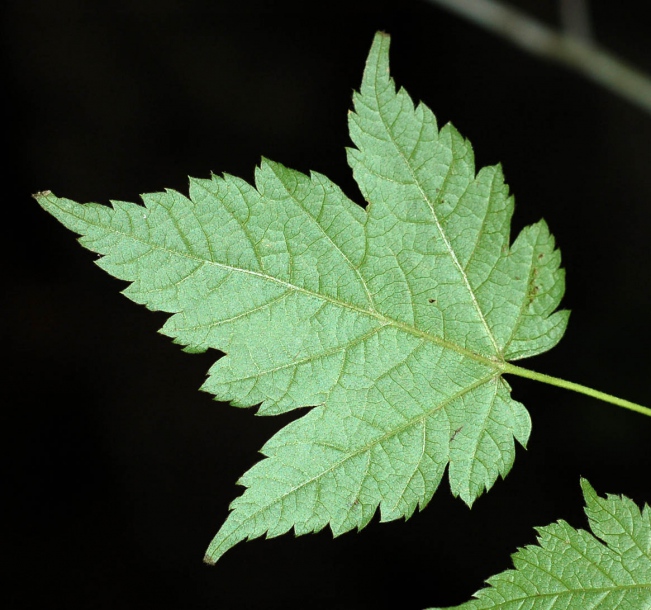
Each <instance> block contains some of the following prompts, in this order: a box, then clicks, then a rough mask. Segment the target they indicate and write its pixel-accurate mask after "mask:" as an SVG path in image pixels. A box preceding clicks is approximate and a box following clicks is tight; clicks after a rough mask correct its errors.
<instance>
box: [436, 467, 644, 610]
mask: <svg viewBox="0 0 651 610" xmlns="http://www.w3.org/2000/svg"><path fill="white" fill-rule="evenodd" d="M581 487H582V489H583V495H584V499H585V502H586V508H585V512H586V515H587V516H588V520H589V522H590V527H591V529H592V534H591V533H589V532H587V531H584V530H576V529H574V528H573V527H571V526H570V525H569V524H568V523H566V522H565V521H558V522H557V523H553V524H551V525H548V526H545V527H541V528H536V529H537V531H538V534H539V536H538V545H535V546H534V545H530V546H527V547H524V548H522V549H519V550H518V551H517V552H516V553H515V554H514V555H513V563H514V566H515V569H511V570H507V571H505V572H502V573H501V574H498V575H496V576H493V577H491V578H489V579H488V580H487V581H486V582H487V584H488V585H489V587H487V588H484V589H481V590H480V591H478V592H477V593H475V595H474V597H475V599H472V600H470V601H468V602H466V603H465V604H461V605H460V606H455V608H457V609H458V610H492V609H496V610H497V609H500V608H501V609H507V608H528V609H530V610H543V609H545V610H546V609H547V608H551V607H562V608H567V610H585V609H593V608H594V609H597V608H598V609H599V610H641V609H642V608H649V607H651V510H649V506H648V505H645V506H644V509H643V510H640V509H639V508H638V507H637V506H636V505H635V504H634V503H633V502H632V501H631V500H630V499H628V498H626V497H624V496H611V495H608V496H607V497H606V498H601V497H599V496H598V495H597V493H596V492H595V490H594V489H593V488H592V486H591V485H590V483H588V481H586V480H585V479H581ZM599 539H601V540H599ZM631 551H633V552H631ZM431 610H436V609H434V608H432V609H431ZM449 610H452V609H449Z"/></svg>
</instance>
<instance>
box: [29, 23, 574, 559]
mask: <svg viewBox="0 0 651 610" xmlns="http://www.w3.org/2000/svg"><path fill="white" fill-rule="evenodd" d="M388 49H389V37H388V36H386V35H384V34H378V35H376V37H375V40H374V42H373V46H372V48H371V51H370V55H369V58H368V61H367V65H366V70H365V73H364V79H363V83H362V87H361V91H360V93H358V94H355V97H354V103H355V112H353V113H351V114H350V116H349V123H350V133H351V138H352V140H353V142H354V144H355V148H352V149H350V150H349V151H348V161H349V164H350V166H351V167H352V169H353V172H354V176H355V179H356V180H357V183H358V184H359V187H360V189H361V192H362V194H363V196H364V198H365V200H366V201H367V202H368V205H367V207H366V209H363V208H362V207H360V206H359V205H357V204H355V203H353V202H352V201H351V200H349V199H348V198H347V197H346V196H345V195H344V194H343V193H342V191H341V190H340V189H339V188H338V187H337V186H336V185H334V184H333V183H332V182H330V181H329V180H328V179H327V178H326V177H325V176H323V175H321V174H317V173H312V174H311V175H310V176H306V175H304V174H301V173H299V172H296V171H292V170H290V169H287V168H285V167H283V166H282V165H279V164H277V163H272V162H270V161H267V160H263V162H262V164H261V166H260V167H259V168H258V169H257V171H256V176H255V187H253V186H251V185H249V184H248V183H246V182H244V181H243V180H240V179H238V178H235V177H233V176H229V175H225V176H224V177H218V176H213V177H212V178H211V179H207V180H198V179H191V181H190V197H189V198H187V197H185V196H184V195H181V194H180V193H178V192H174V191H167V192H164V193H156V194H150V195H144V196H143V201H144V207H143V206H140V205H136V204H133V203H125V202H112V208H109V207H107V206H102V205H98V204H85V205H80V204H77V203H74V202H72V201H70V200H68V199H61V198H57V197H55V196H54V195H52V194H51V193H40V194H39V195H37V199H38V201H39V203H40V204H41V205H42V206H43V207H44V208H45V209H46V210H47V211H49V212H50V213H51V214H53V215H54V216H56V217H57V218H58V219H59V220H60V221H61V222H62V223H63V224H65V225H66V226H67V227H69V228H70V229H72V230H73V231H75V232H77V233H79V234H81V235H82V237H81V238H80V241H81V243H82V244H83V245H84V246H85V247H86V248H88V249H90V250H92V251H94V252H97V253H99V254H101V255H103V258H101V259H99V260H98V261H97V264H98V265H99V266H100V267H102V268H103V269H104V270H106V271H107V272H108V273H110V274H111V275H114V276H116V277H118V278H120V279H123V280H127V281H129V282H131V284H130V286H129V287H128V288H127V289H126V290H125V291H124V292H125V294H126V295H127V296H128V297H129V298H130V299H132V300H134V301H136V302H137V303H142V304H144V305H146V306H147V307H149V308H150V309H154V310H162V311H166V312H169V313H171V314H173V315H172V316H171V317H170V318H169V319H168V321H167V322H166V324H165V325H164V326H163V328H162V331H161V332H163V333H164V334H166V335H168V336H170V337H173V338H174V340H175V342H177V343H179V344H181V345H183V346H185V349H186V350H187V351H191V352H198V351H204V350H206V349H208V348H214V349H219V350H221V351H223V352H225V353H226V356H225V357H223V358H221V359H220V360H219V361H218V362H217V363H216V364H215V365H214V366H213V367H212V368H211V369H210V373H209V377H208V379H207V381H206V383H205V384H204V386H203V389H204V390H207V391H208V392H211V393H212V394H214V395H215V397H216V398H217V399H219V400H223V401H229V402H231V404H233V405H235V406H239V407H248V406H252V405H256V404H260V410H259V412H260V413H261V414H277V413H282V412H286V411H289V410H291V409H295V408H298V407H307V406H310V407H312V408H311V409H310V411H309V412H308V413H307V414H305V415H304V416H303V417H301V418H300V419H298V420H296V421H294V422H293V423H291V424H289V425H288V426H286V427H285V428H283V429H282V430H281V431H280V432H279V433H277V434H276V435H275V436H274V437H272V438H271V439H270V440H269V442H267V443H266V444H265V446H264V447H263V448H262V453H263V454H264V455H265V456H266V457H265V459H263V460H262V461H260V462H259V463H258V464H256V465H255V466H254V467H253V468H252V469H251V470H249V471H248V472H247V473H246V474H244V476H243V477H242V478H241V479H240V481H239V483H240V484H241V485H244V486H245V487H246V488H247V489H246V491H245V492H244V494H243V495H241V496H240V497H238V498H237V499H236V500H235V501H234V502H233V503H232V505H231V509H232V512H231V513H230V515H229V517H228V519H227V520H226V522H225V523H224V525H223V527H222V528H221V530H220V531H219V533H218V534H217V536H216V538H215V539H214V540H213V542H212V543H211V545H210V548H209V549H208V553H207V556H206V560H207V561H208V562H210V563H213V562H215V561H216V560H217V559H218V558H219V557H220V556H221V555H222V554H223V553H224V552H225V551H226V550H227V549H229V548H230V547H232V546H233V545H234V544H236V543H237V542H239V541H241V540H243V539H246V538H254V537H257V536H261V535H263V534H265V533H266V534H267V536H277V535H279V534H283V533H285V532H287V531H288V530H290V529H291V528H292V527H293V528H294V530H295V532H296V533H297V534H304V533H307V532H313V531H318V530H320V529H322V528H324V527H325V526H326V525H329V526H330V528H331V529H332V532H333V533H334V534H335V535H338V534H341V533H343V532H346V531H348V530H351V529H353V528H362V527H363V526H365V525H366V524H367V523H368V522H369V521H370V519H371V518H372V517H373V515H374V513H375V512H376V510H377V508H378V507H379V508H380V512H381V516H382V520H383V521H388V520H391V519H396V518H399V517H409V516H410V515H411V514H412V513H413V512H414V511H415V509H416V507H417V506H418V507H420V508H421V509H422V508H423V507H424V506H425V505H426V504H427V503H428V502H429V500H430V499H431V497H432V495H433V494H434V492H435V490H436V488H437V487H438V485H439V483H440V481H441V479H442V477H443V475H444V472H445V469H446V467H448V478H449V481H450V487H451V489H452V493H453V494H454V495H455V496H460V497H461V498H462V499H463V500H464V501H465V502H466V503H468V504H472V502H473V501H474V500H475V499H476V498H477V497H478V496H479V495H480V494H481V493H482V492H483V491H484V490H486V489H489V488H490V487H491V486H492V485H493V483H494V482H495V480H496V479H497V477H498V475H502V476H505V475H506V474H507V472H508V471H509V470H510V468H511V466H512V464H513V460H514V455H515V442H514V439H517V440H518V441H519V442H520V443H521V444H522V445H525V444H526V442H527V439H528V438H529V434H530V429H531V423H530V418H529V415H528V413H527V411H526V410H525V408H524V407H523V406H522V405H521V404H520V403H518V402H516V401H515V400H513V399H512V398H511V396H510V388H509V385H508V384H507V382H506V381H505V380H504V379H503V377H502V374H503V373H504V372H505V371H506V370H507V369H508V367H511V372H513V371H515V369H516V368H517V367H513V365H509V364H508V361H509V360H516V359H520V358H525V357H528V356H533V355H535V354H539V353H541V352H544V351H545V350H548V349H550V348H551V347H553V346H554V345H555V344H556V343H557V342H558V341H559V340H560V338H561V336H562V335H563V332H564V330H565V327H566V324H567V319H568V313H567V312H566V311H559V312H556V313H554V310H555V308H556V307H557V306H558V304H559V301H560V300H561V297H562V295H563V291H564V275H563V271H562V270H561V269H559V264H560V254H559V252H558V251H557V250H555V249H554V240H553V238H552V236H551V235H550V233H549V231H548V229H547V226H546V224H545V223H544V222H542V221H541V222H539V223H537V224H535V225H532V226H530V227H527V228H526V229H524V230H523V231H522V232H521V233H520V235H519V236H518V238H517V239H516V240H515V241H514V242H513V243H512V244H510V238H509V225H510V219H511V215H512V212H513V199H512V197H510V196H509V194H508V189H507V186H506V185H505V184H504V181H503V176H502V171H501V169H500V167H487V168H484V169H482V170H481V171H480V172H479V173H478V174H477V175H475V167H474V161H473V152H472V148H471V146H470V144H469V143H468V142H467V141H466V140H464V139H463V138H462V137H461V136H460V135H459V133H458V132H457V131H456V130H455V129H454V127H452V126H451V125H446V126H445V127H443V128H442V129H441V130H438V128H437V125H436V119H435V117H434V115H433V114H432V112H431V111H430V110H429V109H428V108H427V107H426V106H425V105H423V104H419V105H418V106H414V104H413V102H412V100H411V99H410V98H409V96H408V94H407V93H406V92H405V91H404V90H402V89H401V90H399V91H397V92H396V90H395V87H394V84H393V80H392V79H391V78H390V76H389V62H388Z"/></svg>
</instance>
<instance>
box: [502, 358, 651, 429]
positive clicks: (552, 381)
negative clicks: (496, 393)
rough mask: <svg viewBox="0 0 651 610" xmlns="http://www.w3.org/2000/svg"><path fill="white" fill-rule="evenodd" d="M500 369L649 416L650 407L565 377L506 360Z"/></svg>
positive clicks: (650, 414) (650, 415) (650, 412)
mask: <svg viewBox="0 0 651 610" xmlns="http://www.w3.org/2000/svg"><path fill="white" fill-rule="evenodd" d="M502 370H503V371H504V372H505V373H510V374H512V375H518V376H520V377H526V378H527V379H534V380H535V381H541V382H542V383H548V384H549V385H555V386H558V387H559V388H565V389H566V390H572V391H574V392H580V393H581V394H586V395H587V396H591V397H592V398H597V399H598V400H603V401H604V402H609V403H612V404H614V405H617V406H618V407H624V409H630V410H631V411H636V412H638V413H642V414H643V415H648V416H649V417H651V409H649V408H648V407H643V406H642V405H638V404H637V403H635V402H631V401H630V400H624V399H623V398H618V397H617V396H613V395H612V394H606V393H605V392H600V391H599V390H593V389H592V388H589V387H587V386H584V385H581V384H580V383H574V382H573V381H566V380H565V379H559V378H558V377H552V376H551V375H545V374H544V373H537V372H536V371H531V370H529V369H525V368H522V367H520V366H516V365H514V364H510V363H508V362H505V363H504V364H503V365H502Z"/></svg>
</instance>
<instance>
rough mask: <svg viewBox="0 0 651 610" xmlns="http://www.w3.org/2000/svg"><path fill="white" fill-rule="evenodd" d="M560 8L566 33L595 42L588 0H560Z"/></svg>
mask: <svg viewBox="0 0 651 610" xmlns="http://www.w3.org/2000/svg"><path fill="white" fill-rule="evenodd" d="M559 9H560V17H561V27H562V28H563V31H564V32H565V34H567V35H569V36H572V37H574V38H576V39H577V40H582V41H583V42H593V38H592V25H591V23H590V10H589V9H588V0H560V1H559Z"/></svg>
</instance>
